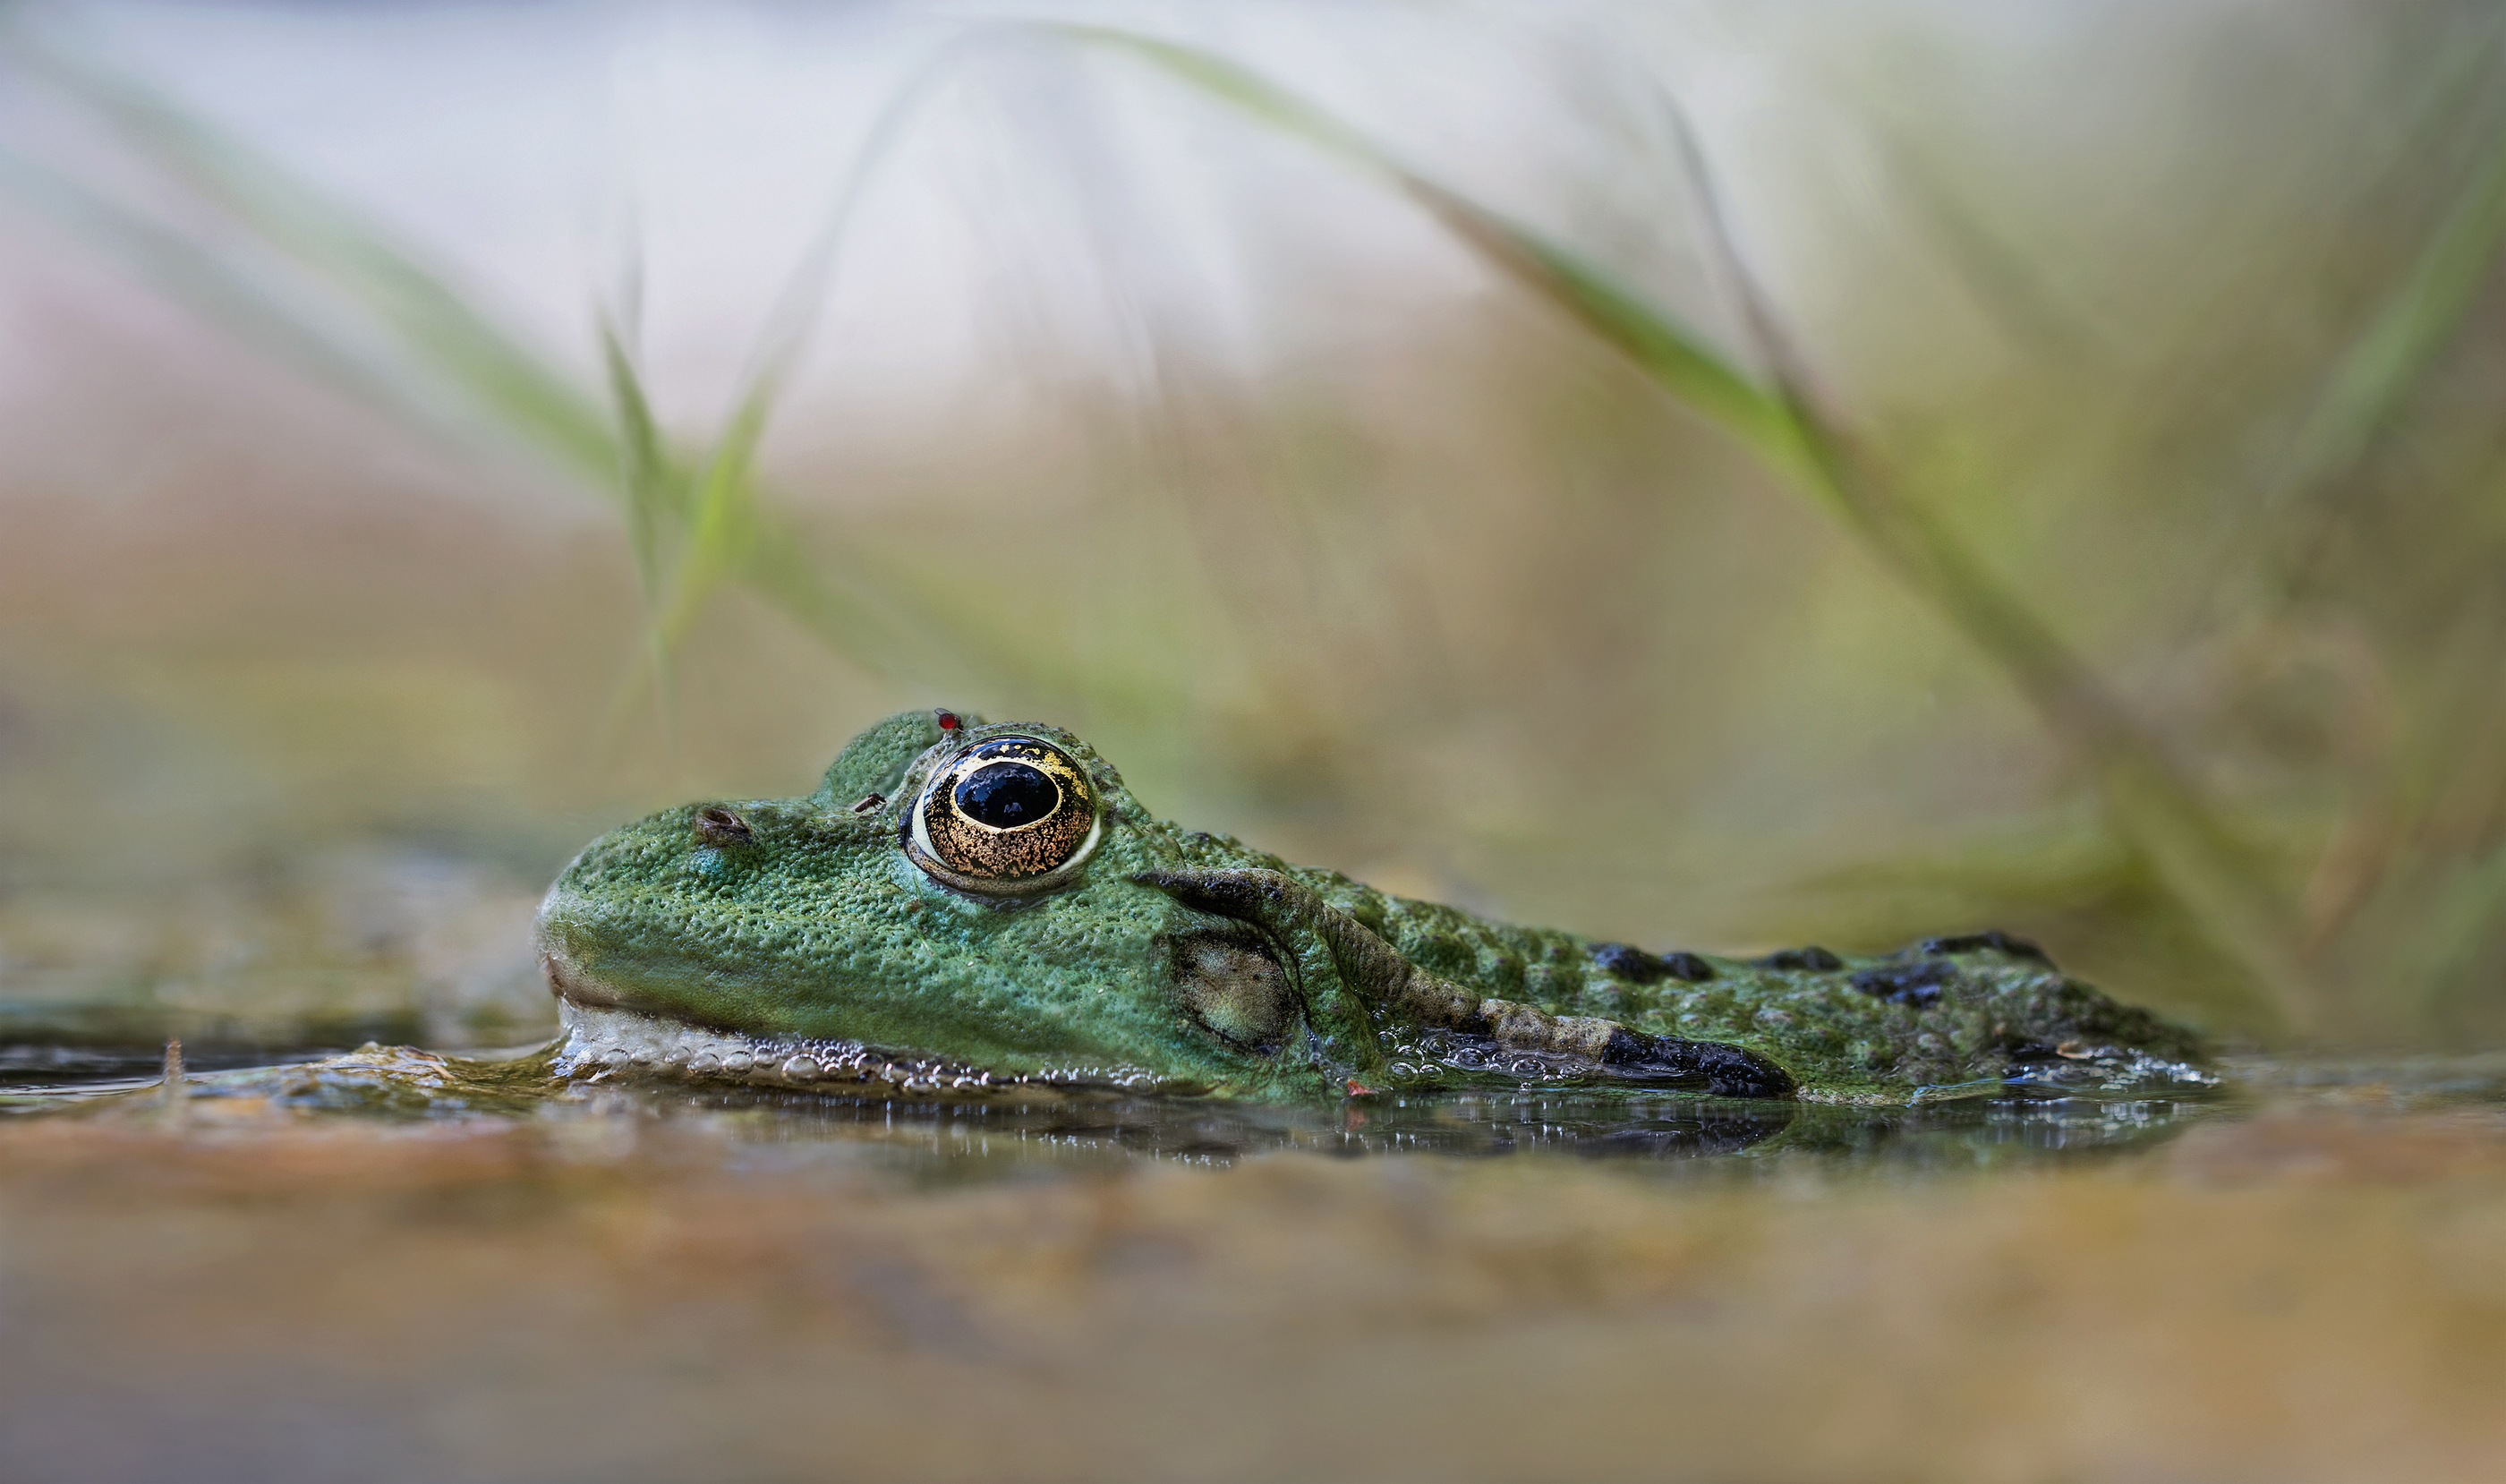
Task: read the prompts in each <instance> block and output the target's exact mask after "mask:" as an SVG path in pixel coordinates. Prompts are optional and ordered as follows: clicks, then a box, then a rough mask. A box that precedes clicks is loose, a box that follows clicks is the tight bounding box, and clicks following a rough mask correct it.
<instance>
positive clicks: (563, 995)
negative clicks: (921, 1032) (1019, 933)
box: [540, 939, 1205, 1100]
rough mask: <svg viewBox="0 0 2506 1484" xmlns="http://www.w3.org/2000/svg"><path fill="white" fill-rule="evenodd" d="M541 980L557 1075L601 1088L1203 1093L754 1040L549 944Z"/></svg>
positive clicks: (979, 1094) (1092, 1072) (1126, 1070)
mask: <svg viewBox="0 0 2506 1484" xmlns="http://www.w3.org/2000/svg"><path fill="white" fill-rule="evenodd" d="M540 972H541V975H542V977H544V978H545V979H546V980H547V981H548V987H549V993H550V994H551V995H555V997H556V1002H557V1020H558V1024H559V1026H560V1028H561V1030H562V1036H563V1038H562V1039H561V1040H560V1041H559V1043H558V1046H557V1052H556V1058H555V1064H554V1066H553V1068H552V1069H553V1070H554V1071H555V1073H556V1074H557V1075H558V1076H561V1077H568V1078H573V1079H577V1080H582V1081H591V1082H597V1081H604V1080H608V1079H611V1078H616V1077H625V1076H634V1075H639V1074H640V1075H671V1076H679V1077H689V1078H695V1079H697V1080H699V1081H719V1082H738V1083H744V1084H748V1085H751V1086H762V1087H788V1088H808V1089H811V1090H814V1091H821V1092H833V1093H839V1094H849V1095H851V1096H855V1097H871V1098H886V1097H899V1096H902V1097H911V1098H917V1099H937V1100H964V1099H970V1098H971V1099H983V1098H986V1097H990V1096H993V1095H997V1094H1001V1093H1005V1092H1020V1093H1035V1092H1044V1093H1097V1094H1102V1093H1118V1094H1146V1093H1160V1092H1183V1093H1189V1092H1199V1091H1204V1090H1205V1089H1203V1088H1202V1087H1200V1086H1199V1084H1197V1083H1195V1084H1185V1083H1179V1082H1174V1081H1172V1080H1171V1079H1168V1078H1165V1077H1162V1076H1160V1075H1158V1074H1156V1073H1154V1072H1150V1071H1147V1070H1144V1069H1142V1068H1135V1067H1072V1068H1048V1069H1044V1070H1039V1071H1033V1072H1020V1073H1006V1074H1005V1073H1002V1072H1000V1071H996V1070H994V1069H993V1068H986V1067H981V1066H977V1065H975V1064H973V1063H970V1062H963V1061H958V1060H955V1059H953V1058H949V1057H944V1056H941V1055H938V1054H937V1053H934V1052H930V1051H925V1050H920V1049H917V1048H913V1047H907V1046H887V1045H881V1044H878V1043H877V1042H872V1041H859V1040H835V1039H827V1038H823V1037H814V1036H788V1035H770V1034H751V1033H749V1032H740V1031H732V1030H725V1029H718V1028H714V1027H707V1026H699V1025H696V1024H693V1023H691V1022H688V1021H683V1020H679V1019H676V1018H674V1017H671V1016H668V1015H662V1014H659V1013H656V1012H654V1011H651V1010H646V1009H642V1008H639V1007H638V1006H636V1005H635V1004H634V1003H633V996H632V995H630V994H629V993H628V992H627V991H623V990H621V989H620V988H618V987H617V986H615V985H612V984H610V983H609V982H607V981H606V980H603V979H602V978H600V976H598V975H597V974H594V973H591V971H590V970H588V969H586V968H584V967H583V966H582V965H581V964H580V963H578V962H576V961H575V960H574V959H573V958H572V957H571V956H569V955H568V954H567V953H566V952H565V950H564V948H563V947H561V946H560V945H558V944H555V943H554V942H550V941H547V940H545V939H544V940H543V941H542V943H541V946H540Z"/></svg>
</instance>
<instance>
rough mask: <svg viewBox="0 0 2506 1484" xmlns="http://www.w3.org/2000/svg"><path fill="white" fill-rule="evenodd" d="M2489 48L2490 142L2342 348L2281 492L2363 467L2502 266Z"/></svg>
mask: <svg viewBox="0 0 2506 1484" xmlns="http://www.w3.org/2000/svg"><path fill="white" fill-rule="evenodd" d="M2492 29H2495V28H2494V27H2492ZM2487 53H2488V54H2487V56H2486V58H2485V61H2486V66H2485V67H2484V68H2483V69H2482V74H2481V75H2480V76H2479V77H2478V79H2477V81H2478V84H2479V93H2480V96H2479V98H2478V100H2477V101H2478V102H2479V104H2480V105H2481V106H2480V107H2479V108H2478V110H2477V112H2478V115H2479V118H2478V120H2477V125H2478V127H2481V128H2482V129H2483V132H2484V133H2485V135H2486V139H2485V147H2484V148H2483V149H2482V150H2481V151H2480V153H2479V156H2478V158H2477V159H2476V161H2475V162H2474V163H2473V166H2472V168H2471V170H2470V172H2469V174H2468V175H2467V177H2466V178H2465V179H2464V181H2463V184H2462V188H2461V191H2460V192H2459V194H2457V195H2456V196H2455V197H2454V199H2453V201H2452V205H2451V206H2449V207H2448V208H2447V210H2446V212H2445V214H2444V216H2443V217H2442V218H2441V219H2440V220H2439V221H2438V223H2437V226H2436V230H2435V232H2434V233H2433V234H2432V235H2430V236H2429V238H2428V240H2427V243H2426V245H2425V246H2424V247H2422V248H2421V249H2420V251H2419V253H2418V255H2417V258H2416V259H2415V260H2413V262H2412V264H2411V267H2410V270H2409V271H2407V272H2406V273H2404V274H2403V275H2402V277H2401V280H2400V281H2399V282H2398V283H2396V284H2395V285H2394V286H2393V288H2392V290H2391V292H2390V293H2388V294H2386V295H2385V296H2384V298H2383V299H2382V301H2381V303H2380V304H2379V306H2378V307H2377V308H2376V310H2375V312H2374V314H2373V315H2372V316H2371V317H2370V318H2369V319H2368V321H2367V323H2366V327H2365V328H2364V329H2363V330H2362V331H2361V332H2360V333H2359V335H2358V337H2357V339H2356V340H2354V341H2353V342H2352V343H2351V344H2350V345H2349V347H2348V349H2346V350H2345V351H2344V352H2343V353H2342V355H2341V358H2340V360H2339V362H2338V363H2337V364H2336V365H2335V366H2334V368H2333V370H2332V373H2331V375H2330V376H2329V377H2328V378H2326V380H2325V381H2324V383H2323V387H2322V389H2321V391H2320V392H2318V393H2317V395H2316V397H2315V399H2314V402H2313V405H2312V406H2311V407H2310V408H2309V411H2308V413H2307V416H2306V420H2305V422H2303V423H2302V424H2300V425H2299V428H2298V430H2297V433H2296V434H2295V436H2294V437H2292V438H2291V439H2290V442H2289V450H2288V453H2287V456H2286V457H2285V459H2284V460H2283V462H2282V465H2281V472H2280V474H2279V477H2278V481H2277V488H2278V489H2279V491H2280V493H2281V495H2282V496H2283V497H2287V496H2290V495H2295V494H2299V493H2303V492H2304V491H2305V490H2307V489H2311V488H2314V487H2317V486H2320V485H2323V484H2326V483H2329V482H2331V481H2333V480H2336V479H2338V478H2339V477H2340V476H2342V475H2343V474H2345V473H2346V472H2347V471H2348V470H2350V469H2351V468H2354V467H2355V466H2356V465H2357V463H2358V461H2359V460H2360V459H2361V458H2362V457H2364V456H2365V454H2366V452H2367V450H2368V448H2369V447H2370V446H2371V445H2372V444H2373V443H2374V441H2375V439H2376V437H2377V435H2378V434H2379V432H2381V429H2382V428H2383V427H2384V426H2385V424H2386V423H2388V422H2389V421H2390V420H2391V418H2392V417H2393V416H2395V415H2396V414H2397V413H2398V412H2399V411H2400V410H2401V408H2402V405H2403V404H2404V403H2405V402H2406V401H2407V400H2408V399H2409V397H2410V395H2411V393H2412V391H2413V390H2414V389H2415V388H2416V387H2417V385H2418V383H2419V382H2420V380H2423V379H2424V378H2425V376H2426V375H2427V372H2428V370H2429V368H2430V367H2432V366H2433V365H2434V364H2435V363H2436V360H2437V358H2438V357H2439V356H2440V355H2441V354H2442V353H2443V352H2444V350H2445V348H2446V346H2447V345H2448V344H2452V340H2453V338H2454V336H2455V334H2456V333H2457V332H2458V331H2459V330H2460V329H2461V326H2462V323H2463V319H2464V317H2465V316H2466V315H2467V314H2468V313H2469V312H2470V310H2471V308H2472V307H2473V304H2474V303H2475V301H2476V300H2477V299H2478V298H2479V296H2480V294H2481V291H2482V290H2483V289H2484V288H2485V287H2487V285H2488V281H2489V279H2490V278H2491V276H2492V275H2493V274H2494V273H2495V271H2496V268H2497V263H2498V260H2499V257H2500V252H2501V248H2506V80H2502V79H2501V73H2506V54H2501V50H2500V45H2499V44H2497V43H2492V44H2491V45H2490V46H2489V47H2488V49H2487ZM2431 131H2433V130H2431Z"/></svg>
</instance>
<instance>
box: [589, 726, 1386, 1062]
mask: <svg viewBox="0 0 2506 1484" xmlns="http://www.w3.org/2000/svg"><path fill="white" fill-rule="evenodd" d="M1207 840H1208V837H1184V836H1181V835H1180V834H1179V833H1178V832H1177V831H1175V830H1173V829H1172V828H1171V827H1169V826H1167V825H1165V824H1164V823H1163V822H1162V821H1160V820H1158V819H1156V818H1154V817H1153V816H1151V815H1150V814H1148V812H1147V811H1146V810H1144V809H1142V808H1141V806H1140V804H1139V802H1138V801H1137V800H1136V799H1134V798H1133V797H1132V796H1131V794H1130V792H1129V790H1128V789H1127V788H1125V787H1124V785H1123V780H1122V778H1121V777H1120V776H1119V775H1117V774H1116V773H1115V771H1114V769H1113V767H1112V766H1111V765H1110V764H1108V763H1107V762H1106V761H1105V760H1104V759H1103V758H1101V757H1099V756H1098V755H1097V754H1096V753H1095V751H1094V750H1093V749H1092V748H1091V747H1089V746H1088V744H1087V743H1086V742H1081V741H1080V740H1079V739H1078V738H1076V737H1073V736H1071V735H1070V734H1069V733H1067V732H1063V731H1061V730H1059V729H1056V728H1054V727H1046V726H1032V725H1016V726H986V725H983V724H981V723H980V720H979V719H978V718H974V717H966V718H964V719H962V720H961V719H960V718H959V717H957V716H955V715H952V714H950V713H949V712H946V711H942V712H937V713H935V712H930V711H920V712H912V713H908V714H904V715H899V716H894V717H890V718H889V719H887V720H885V721H883V722H880V723H878V724H877V725H876V726H874V727H872V728H871V729H870V730H868V731H867V732H864V733H863V734H862V735H861V736H859V737H858V738H855V739H854V740H853V742H851V743H850V744H849V745H848V746H846V747H845V748H844V750H843V752H842V754H841V756H839V757H838V758H837V759H836V761H835V763H834V765H833V766H831V767H830V768H829V769H828V770H827V775H826V779H825V781H824V782H823V783H822V784H821V785H820V786H819V788H818V790H817V792H815V793H813V794H811V795H809V796H807V797H806V798H797V799H773V800H757V801H741V800H730V801H721V802H715V803H707V804H694V805H686V806H682V807H680V808H677V809H671V810H664V811H662V813H660V814H653V815H651V816H649V817H647V818H644V819H640V820H637V821H636V822H634V823H632V824H629V825H627V826H626V827H624V828H622V829H619V830H616V831H613V832H612V833H610V834H608V835H606V836H603V837H602V838H601V839H599V840H597V841H594V842H593V843H592V844H591V846H590V847H589V848H588V849H586V850H585V851H583V853H582V854H581V855H579V856H577V857H576V859H575V860H574V862H573V864H571V865H570V866H568V867H567V868H566V870H565V873H564V874H563V875H562V876H561V877H559V878H558V880H557V882H556V885H555V887H552V888H551V889H550V891H549V894H548V898H547V900H546V902H545V903H544V904H543V905H542V906H541V909H540V919H539V931H540V945H541V953H542V960H543V963H544V965H545V967H546V970H547V973H548V976H549V982H550V985H551V988H552V989H553V990H554V991H555V994H556V995H558V997H559V998H560V1000H561V1001H562V1002H563V1003H564V1005H565V1007H566V1015H567V1019H568V1022H569V1026H570V1027H571V1028H572V1036H571V1040H570V1043H569V1046H568V1049H567V1055H568V1056H569V1057H570V1058H572V1059H573V1060H574V1061H575V1062H576V1063H577V1064H578V1065H579V1064H581V1063H582V1062H583V1061H585V1060H587V1059H598V1058H603V1057H605V1058H607V1059H608V1060H611V1061H613V1062H614V1061H623V1060H627V1059H629V1058H631V1059H635V1060H654V1061H663V1062H676V1063H679V1064H681V1065H694V1066H696V1067H698V1068H707V1067H714V1066H721V1067H725V1068H754V1070H753V1072H752V1073H751V1074H752V1075H761V1076H769V1077H779V1078H780V1079H781V1080H795V1081H825V1080H829V1079H867V1078H875V1077H884V1078H885V1079H886V1080H888V1081H890V1082H903V1083H905V1084H906V1085H908V1086H909V1087H914V1086H931V1085H942V1086H946V1085H949V1084H952V1083H953V1084H957V1085H964V1084H965V1083H966V1082H968V1081H972V1082H975V1083H978V1084H980V1083H982V1082H984V1081H985V1079H990V1080H992V1081H995V1082H996V1081H998V1080H1000V1079H1005V1078H1007V1079H1017V1078H1024V1079H1028V1080H1032V1081H1043V1082H1077V1083H1090V1084H1098V1085H1102V1084H1107V1083H1111V1084H1114V1085H1119V1086H1127V1087H1140V1088H1146V1087H1158V1088H1165V1089H1172V1090H1193V1091H1211V1092H1221V1093H1227V1094H1232V1095H1235V1096H1246V1097H1299V1096H1312V1095H1314V1094H1316V1093H1318V1092H1322V1091H1325V1090H1329V1089H1331V1088H1334V1087H1336V1086H1337V1085H1338V1084H1337V1083H1336V1082H1334V1081H1333V1080H1332V1078H1333V1074H1334V1072H1335V1070H1337V1069H1342V1068H1336V1067H1335V1065H1334V1061H1333V1057H1332V1056H1331V1053H1330V1048H1329V1044H1328V1043H1329V1042H1330V1041H1331V1040H1332V1039H1333V1038H1334V1036H1335V1033H1336V1032H1335V1028H1334V1027H1332V1026H1329V1025H1318V1024H1316V1023H1315V1020H1316V1018H1315V1017H1312V1016H1309V1015H1308V1014H1307V1007H1306V1004H1305V1002H1304V1000H1303V998H1302V997H1301V995H1300V993H1299V990H1298V987H1297V984H1296V980H1295V974H1294V972H1293V970H1292V968H1290V967H1288V966H1284V965H1283V963H1282V961H1281V958H1282V956H1281V954H1280V953H1279V952H1278V951H1277V950H1276V948H1274V946H1273V943H1272V940H1271V939H1270V938H1269V937H1266V935H1265V934H1264V933H1263V932H1261V931H1259V930H1257V929H1256V928H1255V927H1253V926H1252V925H1249V924H1248V923H1244V922H1241V921H1237V920H1235V919H1233V918H1229V917H1225V916H1218V915H1214V914H1212V913H1210V912H1208V911H1204V910H1199V909H1198V908H1196V907H1193V906H1189V905H1187V904H1186V903H1185V902H1184V901H1183V900H1182V899H1180V898H1179V897H1178V896H1177V895H1176V894H1175V893H1174V892H1172V891H1170V890H1165V889H1160V888H1159V887H1156V886H1152V885H1147V884H1144V883H1143V882H1142V881H1140V880H1136V879H1135V878H1140V877H1143V876H1151V877H1154V875H1155V873H1159V872H1162V871H1171V870H1173V869H1175V868H1177V867H1181V866H1186V865H1190V864H1194V863H1196V861H1195V860H1194V859H1191V858H1188V856H1187V852H1189V851H1201V853H1202V855H1203V856H1204V857H1205V854H1206V850H1207V845H1206V842H1207ZM1196 841H1198V842H1200V843H1199V844H1196V843H1195V842H1196ZM1199 863H1205V860H1204V861H1201V862H1199ZM1255 863H1258V862H1255ZM1273 863H1274V864H1275V862H1273ZM782 1068H791V1070H790V1073H789V1075H784V1074H783V1073H782V1071H781V1069H782Z"/></svg>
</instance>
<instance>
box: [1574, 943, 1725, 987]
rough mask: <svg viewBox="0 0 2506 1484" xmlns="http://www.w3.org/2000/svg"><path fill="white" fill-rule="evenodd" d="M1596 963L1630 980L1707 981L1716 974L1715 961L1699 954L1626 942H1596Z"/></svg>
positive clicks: (1594, 956)
mask: <svg viewBox="0 0 2506 1484" xmlns="http://www.w3.org/2000/svg"><path fill="white" fill-rule="evenodd" d="M1593 966H1594V967H1596V968H1598V969H1600V971H1601V972H1603V973H1605V974H1607V975H1609V976H1610V977H1611V978H1613V979H1623V980H1625V981H1627V982H1628V983H1629V984H1658V983H1660V982H1661V981H1663V980H1665V979H1679V980H1685V981H1686V982H1688V983H1690V984H1703V983H1704V982H1705V981H1706V980H1708V979H1711V978H1713V977H1714V965H1713V964H1711V963H1708V962H1706V961H1705V960H1704V959H1700V958H1699V957H1697V956H1696V955H1695V954H1683V953H1667V954H1649V953H1646V952H1645V951H1644V950H1643V949H1641V948H1631V947H1629V945H1627V944H1625V943H1597V944H1594V945H1593Z"/></svg>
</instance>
